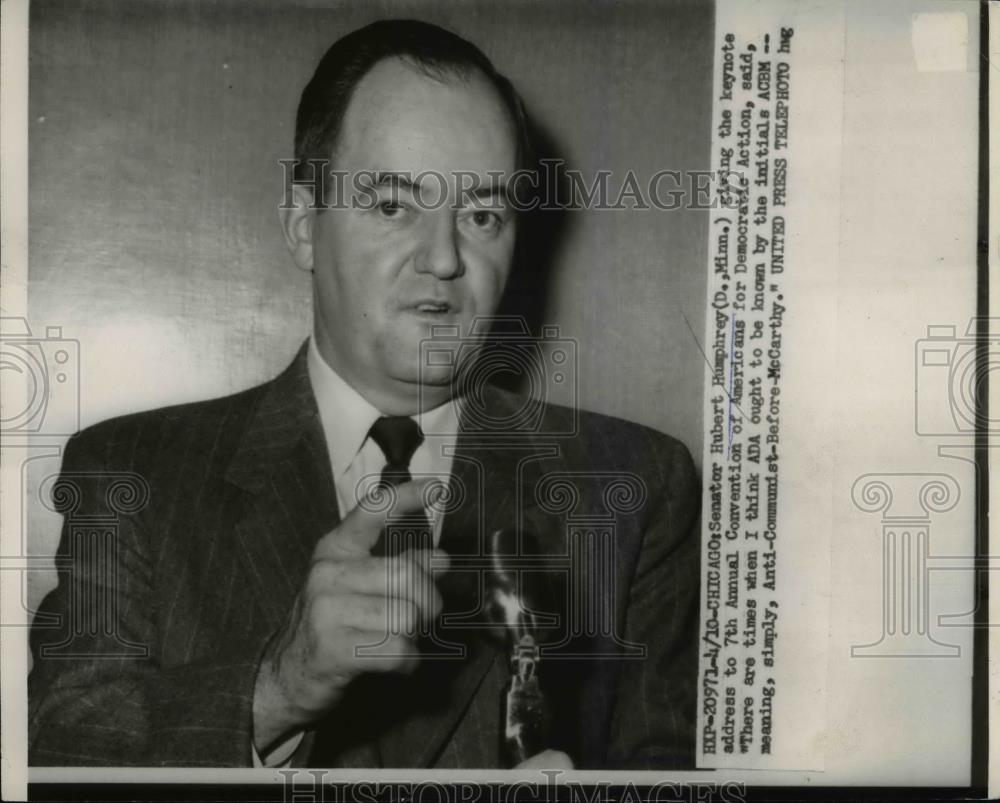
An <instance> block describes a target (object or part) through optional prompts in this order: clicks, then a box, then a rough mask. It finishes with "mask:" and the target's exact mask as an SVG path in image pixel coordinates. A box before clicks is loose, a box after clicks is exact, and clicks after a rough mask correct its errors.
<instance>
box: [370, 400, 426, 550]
mask: <svg viewBox="0 0 1000 803" xmlns="http://www.w3.org/2000/svg"><path fill="white" fill-rule="evenodd" d="M368 435H369V437H370V438H371V439H372V440H373V441H375V443H377V444H378V445H379V448H380V449H381V450H382V453H383V454H384V455H385V459H386V464H385V468H384V469H382V482H383V483H384V484H386V485H390V486H392V487H396V486H397V485H401V484H402V483H404V482H409V481H410V480H411V479H413V477H412V476H411V475H410V460H411V459H412V458H413V453H414V452H415V451H416V450H417V447H419V446H420V444H421V443H423V441H424V436H423V434H422V433H421V432H420V427H418V426H417V422H416V421H414V420H413V419H412V418H409V417H408V416H403V415H398V416H383V417H382V418H380V419H378V420H377V421H376V422H375V423H374V424H372V428H371V429H370V430H369V432H368ZM433 546H434V541H433V536H432V534H431V527H430V522H429V521H428V520H427V515H426V514H425V513H424V511H423V510H422V509H421V510H419V511H413V512H411V513H407V514H406V515H405V516H399V515H396V516H392V517H390V518H389V520H388V521H387V522H386V528H385V529H384V530H383V531H382V534H381V535H380V536H379V539H378V541H377V542H376V543H375V546H374V547H372V554H373V555H380V556H386V555H398V554H399V553H400V552H403V551H404V550H406V549H407V548H414V549H431V548H432V547H433Z"/></svg>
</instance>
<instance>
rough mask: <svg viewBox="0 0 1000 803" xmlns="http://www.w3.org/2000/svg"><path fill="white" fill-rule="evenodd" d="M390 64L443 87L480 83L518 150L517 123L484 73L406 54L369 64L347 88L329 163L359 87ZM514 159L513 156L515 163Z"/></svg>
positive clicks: (472, 65)
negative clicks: (451, 84) (401, 66)
mask: <svg viewBox="0 0 1000 803" xmlns="http://www.w3.org/2000/svg"><path fill="white" fill-rule="evenodd" d="M392 62H399V63H401V64H402V65H403V66H404V67H406V68H407V69H409V70H410V71H411V72H413V73H414V74H416V75H419V76H422V77H425V78H429V79H430V80H432V81H434V82H436V83H438V84H441V85H443V86H444V85H448V84H449V83H454V82H455V81H458V82H461V83H462V84H464V85H466V86H469V85H471V84H472V82H473V81H474V80H475V79H476V78H479V79H480V81H481V83H482V84H483V85H484V86H485V87H487V88H488V90H489V93H490V95H491V96H492V98H493V100H494V101H495V102H496V104H497V107H498V108H499V109H500V111H501V114H502V116H503V119H504V120H506V122H507V126H508V129H509V133H510V135H511V139H512V140H513V142H514V147H515V150H516V149H517V148H518V121H517V119H516V117H515V114H514V111H513V110H512V109H511V108H510V107H509V105H508V103H507V101H506V99H505V98H504V96H503V93H502V92H501V91H500V89H499V87H497V86H496V84H495V82H494V80H493V78H492V77H491V76H490V75H489V74H488V73H487V72H486V71H485V70H483V69H482V68H481V67H479V66H478V65H475V64H464V63H454V62H447V61H441V62H430V61H425V60H422V59H419V58H416V57H414V56H412V55H411V54H409V53H392V54H388V55H386V56H383V57H382V58H380V59H378V60H377V61H375V62H373V63H372V64H371V65H370V66H369V67H368V69H367V70H365V72H364V74H362V75H361V76H360V77H359V78H358V79H357V81H355V82H354V85H353V86H352V87H351V89H350V93H349V95H348V97H347V103H346V104H345V105H344V111H343V114H342V115H341V116H340V119H339V121H338V123H337V127H336V129H335V130H334V131H333V132H332V136H331V139H330V143H329V152H328V153H327V154H326V156H327V158H329V159H330V160H331V162H332V160H333V159H334V158H335V156H336V153H337V150H338V147H339V146H340V144H341V140H342V138H343V135H344V129H345V127H346V123H347V120H348V119H349V118H350V116H351V109H352V108H354V105H355V99H356V98H357V94H358V89H359V87H361V86H362V85H363V84H364V82H365V80H366V79H367V78H369V77H370V76H371V74H372V73H373V72H375V71H376V70H377V69H378V68H379V67H380V66H384V65H386V64H390V63H392ZM516 158H517V157H516V154H515V159H516Z"/></svg>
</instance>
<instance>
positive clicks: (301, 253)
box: [278, 184, 317, 271]
mask: <svg viewBox="0 0 1000 803" xmlns="http://www.w3.org/2000/svg"><path fill="white" fill-rule="evenodd" d="M291 200H292V203H291V204H290V205H288V204H282V205H281V206H280V207H279V208H278V222H279V223H280V225H281V233H282V234H283V235H284V236H285V245H287V246H288V251H289V253H291V255H292V259H294V260H295V264H296V265H298V266H299V267H300V268H301V269H302V270H308V271H311V270H312V269H313V224H314V223H315V222H316V211H317V210H316V209H314V208H313V195H312V191H311V190H310V189H309V188H307V187H303V186H302V185H300V184H299V185H294V186H293V187H292V192H291Z"/></svg>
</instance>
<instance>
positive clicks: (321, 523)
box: [226, 346, 339, 629]
mask: <svg viewBox="0 0 1000 803" xmlns="http://www.w3.org/2000/svg"><path fill="white" fill-rule="evenodd" d="M226 479H227V480H228V481H229V482H231V483H233V484H234V485H237V486H239V487H240V488H242V489H243V491H244V492H245V505H244V513H243V516H242V517H241V518H240V519H239V520H238V521H237V524H236V528H235V532H236V538H237V553H238V555H239V558H240V561H241V563H242V564H243V566H244V568H245V570H246V573H247V576H248V577H249V578H250V581H251V584H252V585H253V587H254V592H255V593H254V597H255V599H256V600H257V601H258V602H259V604H260V608H261V610H262V612H263V613H264V617H265V620H266V623H267V626H268V628H270V629H274V628H276V627H278V626H279V625H280V624H281V623H282V622H283V621H284V619H285V616H286V615H287V612H288V610H289V609H290V608H291V605H292V602H293V601H294V599H295V595H296V594H297V593H298V591H299V588H300V587H301V585H302V581H303V579H304V577H305V574H306V572H307V570H308V566H309V559H310V556H311V554H312V550H313V547H314V546H315V544H316V541H317V540H319V538H320V537H322V536H323V535H324V534H325V533H327V532H329V531H330V530H331V529H333V528H334V527H335V526H336V525H337V523H338V521H339V515H338V511H337V500H336V493H335V489H334V485H333V477H332V474H331V471H330V460H329V457H328V453H327V448H326V439H325V437H324V435H323V429H322V425H321V424H320V420H319V412H318V410H317V408H316V402H315V399H314V397H313V394H312V389H311V386H310V384H309V376H308V370H307V367H306V350H305V346H303V347H302V349H300V351H299V353H298V355H297V356H296V358H295V360H294V361H293V362H292V364H291V366H289V368H288V369H287V370H286V371H285V372H284V373H283V374H281V375H280V376H279V377H277V378H276V379H275V380H274V381H273V382H272V383H271V384H270V386H269V387H268V389H267V390H266V391H265V393H264V395H263V397H262V399H261V402H260V404H259V405H258V408H257V410H256V412H255V413H254V415H253V417H252V418H251V420H250V423H249V425H248V427H247V429H246V433H245V435H244V437H243V439H242V440H241V442H240V446H239V448H238V449H237V451H236V453H235V455H234V457H233V459H232V461H231V463H230V466H229V469H228V471H227V473H226Z"/></svg>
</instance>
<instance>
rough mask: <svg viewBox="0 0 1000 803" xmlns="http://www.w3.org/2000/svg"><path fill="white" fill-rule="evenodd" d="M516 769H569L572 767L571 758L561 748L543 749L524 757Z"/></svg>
mask: <svg viewBox="0 0 1000 803" xmlns="http://www.w3.org/2000/svg"><path fill="white" fill-rule="evenodd" d="M514 769H516V770H571V769H573V759H571V758H570V757H569V756H568V755H566V754H565V753H564V752H562V751H561V750H543V751H542V752H541V753H537V754H535V755H533V756H532V757H531V758H528V759H525V760H524V761H522V762H521V763H520V764H518V765H517V766H516V767H514Z"/></svg>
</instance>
